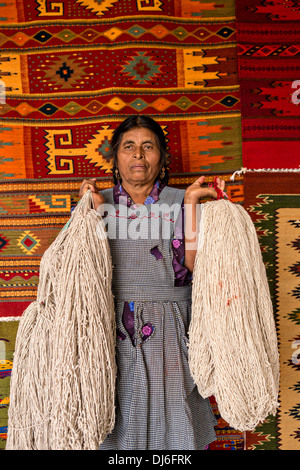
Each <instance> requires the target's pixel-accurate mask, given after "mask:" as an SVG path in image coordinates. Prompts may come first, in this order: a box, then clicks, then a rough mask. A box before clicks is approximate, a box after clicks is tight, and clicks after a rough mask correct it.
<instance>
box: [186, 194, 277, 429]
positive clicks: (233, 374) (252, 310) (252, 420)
mask: <svg viewBox="0 0 300 470" xmlns="http://www.w3.org/2000/svg"><path fill="white" fill-rule="evenodd" d="M202 206H203V207H202V213H201V225H200V233H199V245H198V250H197V255H196V259H195V267H194V272H193V290H192V318H191V324H190V329H189V364H190V370H191V374H192V376H193V378H194V381H195V383H196V385H197V386H198V389H199V392H200V394H201V395H202V396H203V397H204V398H205V397H209V396H211V395H214V396H215V398H216V401H217V404H218V408H219V411H220V414H221V416H222V417H223V419H224V420H225V421H227V422H228V423H229V425H230V426H231V427H233V428H234V429H237V430H240V431H246V430H252V429H254V428H255V427H256V426H257V424H258V423H259V422H262V421H264V419H265V418H266V417H267V416H268V415H269V414H273V415H275V413H276V409H277V407H278V387H279V355H278V348H277V336H276V330H275V322H274V316H273V308H272V302H271V298H270V292H269V286H268V282H267V277H266V271H265V266H264V264H263V260H262V255H261V250H260V246H259V243H258V239H257V235H256V231H255V227H254V225H253V223H252V221H251V218H250V216H249V215H248V213H247V212H246V211H245V209H243V208H242V207H241V206H240V205H238V204H233V203H231V202H230V201H228V200H224V199H220V200H219V201H212V202H207V203H205V204H202Z"/></svg>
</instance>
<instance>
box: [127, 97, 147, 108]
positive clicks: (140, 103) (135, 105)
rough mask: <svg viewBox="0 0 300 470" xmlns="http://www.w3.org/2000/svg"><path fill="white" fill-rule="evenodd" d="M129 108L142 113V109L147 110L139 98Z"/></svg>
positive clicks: (145, 104)
mask: <svg viewBox="0 0 300 470" xmlns="http://www.w3.org/2000/svg"><path fill="white" fill-rule="evenodd" d="M131 106H132V107H133V108H134V109H136V110H137V111H142V110H143V109H145V108H147V106H148V105H147V103H145V101H143V100H142V99H141V98H137V99H136V100H134V101H133V102H132V103H131Z"/></svg>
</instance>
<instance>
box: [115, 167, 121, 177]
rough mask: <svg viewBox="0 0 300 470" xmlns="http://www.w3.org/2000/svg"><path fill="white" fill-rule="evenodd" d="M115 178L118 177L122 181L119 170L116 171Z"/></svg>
mask: <svg viewBox="0 0 300 470" xmlns="http://www.w3.org/2000/svg"><path fill="white" fill-rule="evenodd" d="M115 177H116V179H117V180H120V179H121V176H120V173H119V170H118V168H116V169H115Z"/></svg>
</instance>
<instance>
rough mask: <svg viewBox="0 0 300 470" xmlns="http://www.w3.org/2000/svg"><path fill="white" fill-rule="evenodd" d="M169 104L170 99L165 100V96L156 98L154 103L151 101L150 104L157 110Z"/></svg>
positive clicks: (162, 109) (165, 107) (167, 106)
mask: <svg viewBox="0 0 300 470" xmlns="http://www.w3.org/2000/svg"><path fill="white" fill-rule="evenodd" d="M170 105H171V101H169V100H166V99H165V98H158V99H157V100H155V101H154V103H152V106H153V107H154V108H155V109H157V110H159V111H165V110H166V109H167V108H169V106H170Z"/></svg>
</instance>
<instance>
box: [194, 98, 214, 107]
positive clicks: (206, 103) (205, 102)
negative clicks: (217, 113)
mask: <svg viewBox="0 0 300 470" xmlns="http://www.w3.org/2000/svg"><path fill="white" fill-rule="evenodd" d="M215 103H216V102H215V101H214V100H212V99H211V98H209V96H203V98H201V99H200V100H199V101H198V102H197V104H198V105H199V106H201V108H204V109H208V108H211V106H213V105H214V104H215Z"/></svg>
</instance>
